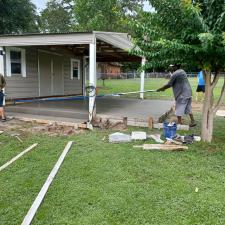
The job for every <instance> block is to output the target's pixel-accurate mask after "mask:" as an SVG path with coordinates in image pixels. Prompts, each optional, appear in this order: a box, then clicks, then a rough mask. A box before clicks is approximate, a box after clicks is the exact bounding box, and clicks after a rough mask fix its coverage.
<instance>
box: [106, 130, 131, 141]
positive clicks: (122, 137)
mask: <svg viewBox="0 0 225 225" xmlns="http://www.w3.org/2000/svg"><path fill="white" fill-rule="evenodd" d="M130 141H131V136H130V135H128V134H123V133H119V132H116V133H113V134H110V135H109V142H110V143H119V142H130Z"/></svg>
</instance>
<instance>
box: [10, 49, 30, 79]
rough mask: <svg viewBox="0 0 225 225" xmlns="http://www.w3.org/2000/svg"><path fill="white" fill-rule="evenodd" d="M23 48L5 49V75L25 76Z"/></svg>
mask: <svg viewBox="0 0 225 225" xmlns="http://www.w3.org/2000/svg"><path fill="white" fill-rule="evenodd" d="M25 57H26V56H25V50H24V49H20V48H7V49H6V69H7V76H9V77H10V76H13V75H21V76H23V77H26V58H25Z"/></svg>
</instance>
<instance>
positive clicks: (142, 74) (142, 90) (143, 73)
mask: <svg viewBox="0 0 225 225" xmlns="http://www.w3.org/2000/svg"><path fill="white" fill-rule="evenodd" d="M145 62H146V59H145V58H142V61H141V65H142V67H143V66H144V65H145ZM144 91H145V71H144V70H142V72H141V88H140V98H141V99H144Z"/></svg>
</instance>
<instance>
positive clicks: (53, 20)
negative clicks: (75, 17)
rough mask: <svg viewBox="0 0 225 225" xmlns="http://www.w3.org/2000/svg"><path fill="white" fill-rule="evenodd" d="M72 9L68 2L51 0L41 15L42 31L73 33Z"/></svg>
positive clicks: (65, 0)
mask: <svg viewBox="0 0 225 225" xmlns="http://www.w3.org/2000/svg"><path fill="white" fill-rule="evenodd" d="M71 7H72V6H71V5H70V1H68V0H61V1H59V0H50V1H49V2H48V3H47V7H46V8H45V9H44V10H42V11H41V13H40V14H41V15H40V24H39V26H40V30H41V31H42V32H50V33H58V32H69V31H71V26H72V13H71Z"/></svg>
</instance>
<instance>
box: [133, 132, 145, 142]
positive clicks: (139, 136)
mask: <svg viewBox="0 0 225 225" xmlns="http://www.w3.org/2000/svg"><path fill="white" fill-rule="evenodd" d="M131 139H132V140H146V139H147V135H146V132H143V131H133V132H132V134H131Z"/></svg>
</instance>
